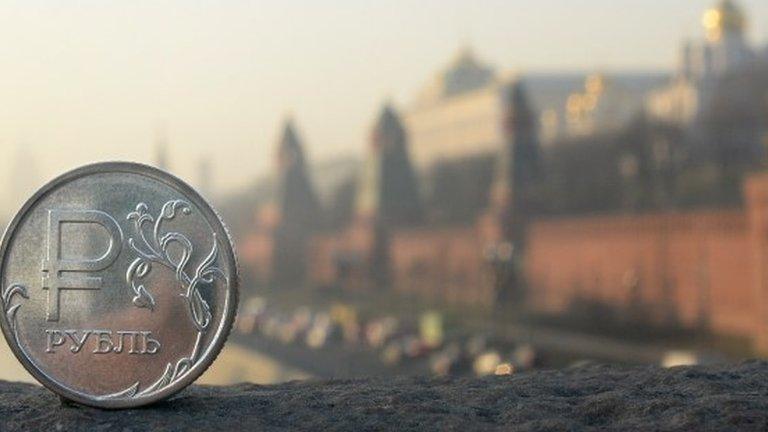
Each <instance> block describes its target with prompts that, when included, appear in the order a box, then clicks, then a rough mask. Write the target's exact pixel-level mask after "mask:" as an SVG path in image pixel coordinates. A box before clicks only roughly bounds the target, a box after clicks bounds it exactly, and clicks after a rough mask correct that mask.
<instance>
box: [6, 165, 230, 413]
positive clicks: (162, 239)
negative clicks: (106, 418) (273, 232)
mask: <svg viewBox="0 0 768 432" xmlns="http://www.w3.org/2000/svg"><path fill="white" fill-rule="evenodd" d="M0 259H1V260H2V261H1V262H0V281H1V282H2V287H1V288H2V291H0V293H1V294H2V295H1V296H0V297H1V299H2V314H0V315H2V319H0V324H2V329H3V333H4V335H5V338H6V340H7V341H8V343H9V345H10V346H11V348H12V350H13V352H14V354H15V355H16V357H17V358H18V359H19V360H20V361H21V363H22V364H23V365H24V367H25V368H26V369H27V370H28V371H29V372H30V373H31V374H32V375H33V376H34V377H35V378H37V380H38V381H40V382H41V383H42V384H43V385H45V386H46V387H48V388H49V389H51V390H53V391H55V392H56V393H58V394H59V395H61V396H62V397H64V398H66V399H69V400H73V401H76V402H79V403H82V404H86V405H91V406H96V407H104V408H124V407H133V406H139V405H144V404H147V403H151V402H153V401H157V400H160V399H163V398H166V397H168V396H170V395H172V394H174V393H176V392H178V391H179V390H181V389H183V388H184V387H186V386H187V385H189V384H190V383H192V381H194V380H195V379H196V378H197V377H199V376H200V375H201V374H202V373H203V372H204V371H205V369H206V368H207V367H208V366H209V365H210V364H211V363H212V362H213V360H214V359H215V358H216V356H217V355H218V353H219V351H220V350H221V348H222V346H223V345H224V342H225V340H226V337H227V335H228V333H229V330H230V328H231V326H232V322H233V319H234V315H235V310H236V306H237V289H238V274H237V263H236V260H235V255H234V252H233V248H232V242H231V239H230V237H229V234H228V232H227V230H226V228H225V227H224V225H223V224H222V222H221V220H220V219H219V217H218V215H217V214H216V213H215V211H214V210H213V209H212V208H211V207H210V206H209V205H208V204H207V203H206V202H205V201H204V200H203V198H201V197H200V195H198V194H197V193H196V192H195V191H194V190H193V189H192V188H191V187H189V186H187V185H186V184H184V183H183V182H182V181H180V180H178V179H177V178H175V177H173V176H171V175H170V174H167V173H165V172H163V171H161V170H158V169H155V168H152V167H148V166H145V165H140V164H134V163H122V162H107V163H98V164H94V165H88V166H85V167H82V168H78V169H76V170H74V171H70V172H68V173H66V174H64V175H62V176H60V177H58V178H56V179H55V180H53V181H51V182H50V183H48V184H47V185H45V186H44V187H43V188H42V189H41V190H39V191H38V192H37V193H36V194H35V195H34V196H33V197H32V198H31V199H30V200H29V201H28V202H27V203H26V204H25V205H24V206H23V207H22V209H21V210H20V211H19V213H18V214H17V215H16V216H15V218H14V219H13V221H12V222H11V223H10V225H9V226H8V229H7V231H6V233H5V235H4V237H3V240H2V245H1V246H0Z"/></svg>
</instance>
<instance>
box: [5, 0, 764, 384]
mask: <svg viewBox="0 0 768 432" xmlns="http://www.w3.org/2000/svg"><path fill="white" fill-rule="evenodd" d="M0 39H2V40H4V41H6V42H5V43H3V44H2V45H1V46H0V101H2V102H0V149H2V155H3V157H2V158H0V173H1V174H0V176H2V177H0V178H3V183H1V184H0V220H2V221H3V222H4V223H3V225H5V222H7V221H8V220H9V219H10V218H11V217H12V216H13V214H14V213H15V211H16V210H17V209H18V208H19V207H20V206H21V204H22V202H23V201H24V200H25V199H26V198H27V197H28V196H29V195H30V194H31V193H33V192H34V190H36V189H37V188H38V187H40V186H41V185H42V184H43V183H44V182H46V181H47V180H49V179H51V178H53V177H55V176H56V175H58V174H60V173H61V172H63V171H66V170H68V169H71V168H74V167H76V166H78V165H81V164H85V163H89V162H94V161H99V160H117V159H120V160H134V161H139V162H144V163H150V164H154V165H156V166H158V167H161V168H163V169H166V170H168V171H170V172H172V173H174V174H176V175H178V176H180V177H181V178H183V179H185V180H186V181H188V182H189V183H191V184H192V185H193V186H195V187H197V188H198V190H200V191H201V192H202V193H203V195H205V196H206V197H207V198H209V199H210V200H211V201H212V203H213V204H214V205H215V206H216V207H217V208H218V209H219V210H220V211H221V213H222V215H223V217H224V219H225V221H226V222H227V223H228V225H229V226H230V228H231V230H232V233H233V236H234V239H235V242H236V246H237V252H238V255H239V260H240V266H241V270H242V295H241V299H242V301H241V308H240V313H239V315H238V319H237V323H236V326H235V328H234V330H233V335H232V337H231V338H230V343H229V344H228V346H227V348H226V349H225V352H224V353H223V354H222V356H220V358H219V360H218V361H217V362H216V363H215V365H214V366H213V367H212V369H211V370H210V371H209V372H208V373H207V374H206V375H204V377H203V378H202V381H203V382H206V383H216V384H226V383H232V382H239V381H253V382H261V383H268V382H279V381H284V380H290V379H303V378H310V377H315V378H327V377H355V376H369V375H385V376H386V375H397V374H422V375H446V374H452V375H486V374H511V373H517V372H519V371H524V370H530V369H535V368H561V367H570V366H573V365H578V364H584V363H587V362H610V363H620V364H659V365H663V366H674V365H678V364H696V363H715V362H728V361H734V360H738V359H741V358H747V357H760V356H766V355H768V267H767V266H766V264H768V3H766V2H765V1H763V0H733V1H730V0H723V1H717V0H686V1H685V2H670V1H662V0H620V1H616V0H610V1H609V0H585V1H581V2H571V1H566V0H540V1H536V2H529V1H523V0H505V1H501V0H492V1H486V2H473V1H462V0H440V1H438V0H420V1H415V0H395V1H389V2H374V1H348V0H328V1H322V2H320V1H308V0H288V1H281V2H276V1H275V2H267V1H238V0H232V1H228V2H212V1H199V2H183V1H179V0H169V1H162V0H161V1H151V2H150V1H143V0H140V1H134V2H130V3H124V2H121V3H118V2H96V1H79V2H67V3H59V2H50V1H24V2H21V1H0ZM0 378H3V379H14V380H30V379H31V378H29V377H28V375H26V373H25V372H24V371H23V369H22V368H21V366H18V365H17V362H16V361H15V359H14V358H13V356H12V355H11V354H10V352H9V350H8V348H7V347H6V346H5V345H3V349H2V352H0Z"/></svg>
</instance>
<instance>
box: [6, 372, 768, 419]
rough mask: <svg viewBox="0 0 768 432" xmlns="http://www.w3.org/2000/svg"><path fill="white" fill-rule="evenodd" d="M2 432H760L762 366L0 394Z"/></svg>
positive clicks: (765, 380)
mask: <svg viewBox="0 0 768 432" xmlns="http://www.w3.org/2000/svg"><path fill="white" fill-rule="evenodd" d="M0 422H2V423H1V424H0V430H3V431H21V430H25V431H26V430H51V431H57V430H61V431H79V430H84V431H85V430H87V431H110V432H112V431H146V430H170V431H181V430H204V431H229V432H231V431H244V430H249V431H250V430H266V431H269V430H349V431H366V430H462V431H464V430H495V429H504V430H509V429H514V430H605V429H609V430H623V431H627V430H680V431H686V430H704V429H706V430H734V429H739V430H766V429H767V428H768V363H766V362H759V361H751V362H745V363H741V364H738V365H733V366H729V367H724V366H718V367H681V368H673V369H660V368H656V367H646V368H618V367H612V366H590V367H583V368H572V369H566V370H561V371H542V372H531V373H522V374H518V375H511V376H502V377H488V378H482V379H470V378H437V379H431V378H396V379H355V380H330V381H308V382H292V383H287V384H280V385H269V386H261V385H253V384H241V385H236V386H229V387H213V386H193V387H191V388H189V389H187V390H185V391H184V392H182V393H181V394H179V395H178V396H176V397H174V398H173V399H171V400H168V401H165V402H161V403H159V404H155V405H153V406H150V407H146V408H141V409H135V410H123V411H102V410H98V409H93V408H86V407H80V406H72V405H62V404H61V403H60V402H59V399H58V398H57V397H56V396H54V395H53V394H52V393H50V392H48V391H47V390H45V389H43V388H40V387H36V386H32V385H29V384H20V383H8V382H0Z"/></svg>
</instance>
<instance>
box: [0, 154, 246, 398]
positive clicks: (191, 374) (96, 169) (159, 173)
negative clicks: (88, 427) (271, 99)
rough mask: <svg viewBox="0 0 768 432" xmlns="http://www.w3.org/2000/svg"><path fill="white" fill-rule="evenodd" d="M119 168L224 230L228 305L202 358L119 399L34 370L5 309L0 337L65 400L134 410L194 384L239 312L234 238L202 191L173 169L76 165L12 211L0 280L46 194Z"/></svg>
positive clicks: (0, 248) (1, 249) (0, 253)
mask: <svg viewBox="0 0 768 432" xmlns="http://www.w3.org/2000/svg"><path fill="white" fill-rule="evenodd" d="M121 172H122V173H128V174H137V175H141V176H144V177H149V178H151V179H153V180H156V181H159V182H161V183H163V184H165V185H166V186H168V187H170V188H171V189H175V190H177V191H179V192H180V193H182V194H184V195H185V198H186V199H189V200H190V201H191V202H192V203H193V204H195V205H196V206H197V208H198V209H200V210H201V211H202V212H203V213H204V215H203V216H204V217H205V219H206V221H207V222H208V223H210V224H211V225H214V224H215V223H216V222H218V225H219V228H220V231H221V232H222V234H224V235H223V236H222V238H226V241H227V245H228V246H229V247H228V248H226V249H228V250H227V253H228V254H230V255H231V260H230V261H231V262H230V263H229V265H228V270H229V274H230V277H229V280H230V281H229V290H228V291H229V303H228V305H227V307H226V309H225V310H224V312H223V315H222V318H221V319H222V323H221V324H220V325H219V326H217V327H218V330H217V333H216V334H215V335H214V336H213V339H212V342H211V343H210V344H209V346H208V347H207V348H206V350H205V351H204V352H203V356H202V357H201V358H200V360H198V361H197V362H196V363H195V364H194V365H193V366H192V367H191V368H190V370H189V371H188V372H187V373H186V374H184V376H183V377H182V378H181V379H180V380H178V381H177V382H175V383H174V384H173V385H170V386H168V387H166V388H164V389H162V390H160V391H158V392H156V393H152V394H151V395H148V396H141V397H131V398H121V399H98V397H100V396H94V395H89V394H87V393H83V392H79V391H76V390H73V389H70V388H68V387H66V386H65V385H63V384H60V383H58V382H56V381H55V379H54V377H50V376H48V375H47V374H46V372H44V371H43V370H41V369H38V368H37V367H36V366H35V365H34V364H33V363H32V362H31V359H30V358H28V356H27V355H26V354H25V353H24V352H23V350H22V349H21V347H20V346H18V345H17V344H16V342H15V339H14V337H13V335H12V332H11V330H10V325H9V323H8V317H7V315H6V313H5V311H4V310H3V311H2V313H0V315H2V319H0V327H2V330H3V335H4V336H5V340H6V342H7V343H8V346H9V347H10V348H11V351H12V352H13V354H14V355H15V356H16V358H17V359H18V360H19V361H20V362H21V364H22V366H24V369H26V370H27V372H29V373H30V374H31V375H32V376H33V377H35V379H37V380H38V382H40V383H41V384H42V385H43V386H45V387H46V388H48V389H49V390H51V391H53V392H54V393H56V394H58V395H60V396H62V397H64V398H66V399H69V400H72V401H74V402H77V403H80V404H83V405H88V406H92V407H96V408H108V409H117V408H132V407H138V406H142V405H147V404H150V403H153V402H157V401H159V400H162V399H165V398H168V397H170V396H172V395H174V394H176V393H178V392H179V391H181V390H183V389H184V388H186V387H187V386H188V385H190V384H192V382H194V381H195V380H196V379H197V378H199V377H200V375H202V374H203V373H204V372H205V371H206V370H207V369H208V367H209V366H210V365H211V364H213V362H214V361H215V360H216V357H218V355H219V353H220V352H221V349H222V348H223V347H224V344H225V343H226V341H227V338H228V337H229V334H230V332H231V330H232V325H233V323H234V321H235V315H236V313H237V304H238V297H239V287H240V272H239V266H238V262H237V254H236V252H235V248H234V242H233V241H232V236H231V234H230V232H229V229H228V228H227V226H226V224H224V221H223V220H222V218H221V216H219V213H218V212H217V211H216V210H215V209H214V208H213V206H211V205H210V204H209V203H208V201H206V200H205V198H203V197H202V195H200V193H198V192H197V191H196V190H194V189H193V188H192V187H191V186H189V185H188V184H187V183H186V182H184V181H183V180H181V179H179V178H178V177H176V176H174V175H173V174H171V173H168V172H166V171H163V170H161V169H159V168H156V167H153V166H150V165H145V164H142V163H137V162H122V161H109V162H97V163H92V164H88V165H84V166H81V167H79V168H75V169H73V170H70V171H67V172H65V173H64V174H61V175H59V176H57V177H56V178H54V179H53V180H51V181H49V182H48V183H46V184H45V185H44V186H42V187H41V188H40V189H39V190H38V191H37V192H35V193H34V194H33V195H32V197H31V198H29V199H28V200H27V201H26V202H25V203H24V205H23V206H22V207H21V209H20V210H19V211H18V212H16V215H15V216H14V217H13V219H12V220H11V222H10V223H9V224H8V226H7V227H6V229H5V232H4V234H3V239H2V243H0V280H2V276H3V275H2V273H3V272H4V270H5V258H6V251H7V249H8V247H9V243H10V241H11V239H12V238H13V235H14V233H15V232H16V229H17V228H18V225H19V223H20V222H21V220H22V219H23V218H24V217H25V216H26V215H27V213H28V212H29V211H30V210H31V209H32V208H33V207H34V206H35V205H36V204H37V202H38V201H39V200H40V199H41V198H42V197H44V196H46V195H47V194H48V193H49V192H51V191H52V190H54V189H55V188H57V187H59V186H60V185H62V184H65V183H68V182H71V181H74V180H76V179H78V178H81V177H86V176H89V175H93V174H102V173H121ZM205 213H207V214H205ZM212 228H213V229H214V231H218V230H217V229H216V227H215V226H212ZM0 288H1V287H0Z"/></svg>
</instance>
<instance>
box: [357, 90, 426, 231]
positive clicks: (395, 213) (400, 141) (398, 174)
mask: <svg viewBox="0 0 768 432" xmlns="http://www.w3.org/2000/svg"><path fill="white" fill-rule="evenodd" d="M357 210H358V214H361V215H366V216H375V217H376V218H377V219H378V220H380V221H382V222H385V223H388V224H392V225H400V224H410V223H415V222H418V221H419V220H420V219H421V217H422V208H421V200H420V198H419V191H418V184H417V182H416V174H415V172H414V170H413V166H412V164H411V159H410V155H409V154H408V138H407V134H406V131H405V128H404V127H403V123H402V121H401V120H400V116H399V115H398V114H397V112H396V111H395V109H394V108H393V107H392V105H391V104H390V103H385V104H384V106H383V107H382V109H381V113H380V114H379V117H378V119H377V120H376V123H375V125H374V128H373V132H372V134H371V148H370V153H369V156H368V158H367V161H366V164H365V166H364V167H363V171H362V177H361V183H360V188H359V189H358V201H357Z"/></svg>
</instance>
